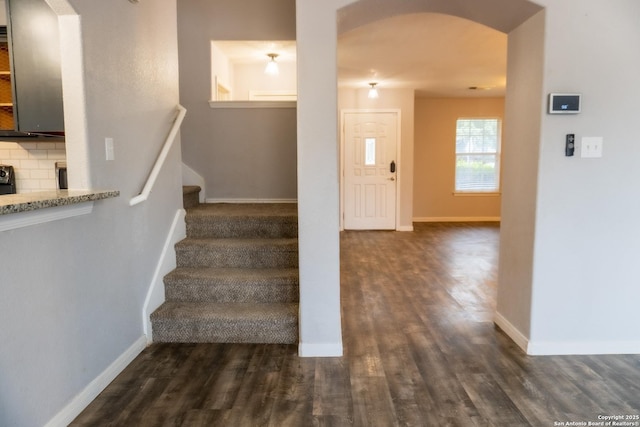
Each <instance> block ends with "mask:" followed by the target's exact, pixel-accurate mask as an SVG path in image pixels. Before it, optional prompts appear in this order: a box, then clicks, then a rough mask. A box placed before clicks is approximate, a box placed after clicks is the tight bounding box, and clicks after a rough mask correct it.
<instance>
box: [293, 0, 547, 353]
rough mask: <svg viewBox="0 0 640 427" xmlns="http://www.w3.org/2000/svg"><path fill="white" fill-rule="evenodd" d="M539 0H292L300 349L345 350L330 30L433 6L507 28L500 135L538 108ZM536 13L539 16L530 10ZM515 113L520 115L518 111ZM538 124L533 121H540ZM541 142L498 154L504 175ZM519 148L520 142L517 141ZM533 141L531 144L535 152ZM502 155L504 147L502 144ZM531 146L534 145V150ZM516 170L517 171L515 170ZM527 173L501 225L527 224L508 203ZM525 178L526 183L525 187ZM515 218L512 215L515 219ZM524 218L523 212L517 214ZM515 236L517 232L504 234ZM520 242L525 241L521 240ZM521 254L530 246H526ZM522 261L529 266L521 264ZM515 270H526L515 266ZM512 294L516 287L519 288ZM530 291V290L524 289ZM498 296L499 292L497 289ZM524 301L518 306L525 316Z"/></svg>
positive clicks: (528, 218) (527, 212)
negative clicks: (503, 115) (507, 84)
mask: <svg viewBox="0 0 640 427" xmlns="http://www.w3.org/2000/svg"><path fill="white" fill-rule="evenodd" d="M541 10H542V8H541V7H539V6H538V5H536V4H534V3H532V2H529V1H527V0H522V1H516V2H514V1H510V0H485V1H477V0H468V1H465V2H458V3H456V4H451V3H450V2H448V1H446V0H440V1H432V2H429V3H427V2H424V1H407V2H402V3H401V4H399V3H398V2H393V1H391V0H366V1H365V0H361V1H358V2H353V3H350V2H345V1H338V0H334V1H330V2H323V3H322V4H316V3H314V4H308V3H307V2H298V3H297V16H298V21H297V28H298V30H297V31H298V35H297V38H298V40H297V43H298V79H299V80H298V82H299V83H298V91H299V92H298V201H299V215H300V244H299V246H300V281H301V283H300V286H301V289H300V301H301V313H300V319H301V320H300V322H301V323H300V326H301V328H300V355H302V356H321V355H338V354H341V353H342V344H341V332H340V298H339V296H340V288H339V286H340V283H339V259H340V258H339V235H338V230H339V218H338V215H337V214H336V213H337V212H338V211H339V208H338V199H339V189H338V185H337V178H338V161H337V159H338V144H337V135H338V126H337V114H336V105H337V94H336V90H337V89H336V88H337V75H336V74H337V72H336V70H337V68H336V49H337V41H336V35H337V34H338V33H339V32H340V31H344V30H347V29H349V28H355V27H356V26H358V25H362V24H364V23H367V22H372V21H374V20H376V19H380V18H383V17H388V16H392V15H398V14H403V13H418V12H435V13H444V14H450V15H455V16H459V17H463V18H466V19H470V20H472V21H476V22H479V23H482V24H484V25H487V26H490V27H492V28H495V29H498V30H499V31H503V32H505V33H507V34H509V40H510V48H509V66H508V67H509V71H508V73H509V80H510V81H511V80H513V81H514V82H517V84H516V85H514V86H511V87H509V89H508V92H507V101H506V102H507V113H506V114H507V115H508V116H509V115H511V116H513V118H511V117H509V118H506V119H505V121H509V122H511V123H513V124H512V125H510V126H511V129H512V130H509V129H507V130H505V136H504V137H505V138H509V135H510V133H511V132H517V131H518V129H520V128H523V127H524V128H531V129H539V126H538V127H537V128H536V126H535V123H533V125H532V123H531V122H532V121H534V122H535V121H538V122H539V120H540V119H539V113H540V111H541V103H542V99H541V98H542V97H540V96H539V94H540V93H541V92H542V87H541V79H540V75H537V74H536V73H535V72H531V71H530V70H540V64H541V61H542V52H543V46H542V38H543V32H542V31H541V30H542V29H544V19H543V16H542V19H541V18H540V16H541V15H539V14H538V13H539V12H540V11H541ZM536 16H538V18H537V19H536ZM514 112H517V113H518V114H514ZM538 124H539V123H538ZM538 145H539V134H538V135H536V133H535V132H534V133H532V134H528V135H526V136H525V137H524V138H523V139H520V140H519V143H518V148H515V149H514V150H512V151H511V153H510V154H507V155H506V157H505V158H503V164H504V166H505V169H506V170H503V173H506V174H507V175H508V174H510V173H513V172H511V171H512V170H514V169H521V168H520V163H522V162H523V161H525V160H523V158H524V157H526V158H527V159H528V160H526V161H527V162H528V164H529V165H530V166H529V169H528V170H527V171H526V173H528V174H531V175H533V176H534V177H535V174H536V173H537V172H536V170H535V167H534V166H531V164H534V163H536V161H537V155H534V158H533V161H532V158H531V157H530V156H531V154H532V153H534V151H535V150H534V149H533V148H531V147H537V146H538ZM520 147H525V148H526V149H525V150H524V151H521V150H519V148H520ZM532 150H533V151H532ZM505 154H506V153H505ZM534 154H535V153H534ZM518 174H522V170H519V171H518ZM527 182H530V180H528V179H525V180H517V181H514V184H513V185H511V186H510V187H509V188H505V189H504V190H503V200H505V199H506V201H503V207H504V206H507V209H506V210H505V209H504V208H503V213H502V217H503V227H507V228H510V229H513V231H516V234H517V233H519V232H526V231H527V230H528V229H529V228H532V227H533V215H534V213H533V212H531V209H530V207H531V205H527V206H523V207H518V206H516V204H513V206H511V205H510V202H509V200H508V199H509V197H510V194H515V193H518V192H519V193H522V191H525V192H527V194H528V193H531V197H534V196H533V194H534V191H533V190H534V189H532V188H530V187H529V185H530V184H527ZM523 187H525V188H523ZM516 217H517V218H518V221H517V222H515V221H512V220H511V219H512V218H516ZM523 218H524V221H523V220H522V219H523ZM507 235H509V236H511V235H513V233H507ZM522 250H523V251H525V252H526V251H527V250H529V249H528V248H523V249H522ZM525 255H526V254H525ZM525 270H526V269H525ZM511 274H513V275H519V274H526V272H525V273H522V272H521V271H518V272H511ZM515 292H516V293H518V292H521V291H520V290H516V291H515ZM522 292H523V293H524V294H526V293H527V292H526V289H525V290H523V291H522ZM498 300H499V301H498V304H499V305H500V295H499V296H498ZM529 303H530V301H527V300H526V298H525V299H524V300H523V301H522V304H521V306H520V307H515V308H514V310H520V312H522V313H523V314H520V315H519V316H521V319H523V321H524V323H525V324H526V323H527V321H526V320H524V319H525V318H527V317H528V313H529V311H530V307H529V306H528V305H530V304H529Z"/></svg>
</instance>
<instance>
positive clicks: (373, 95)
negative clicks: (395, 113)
mask: <svg viewBox="0 0 640 427" xmlns="http://www.w3.org/2000/svg"><path fill="white" fill-rule="evenodd" d="M377 84H378V83H369V86H371V89H369V95H367V96H368V97H369V99H377V98H378V97H379V96H380V95H379V94H378V89H376V85H377Z"/></svg>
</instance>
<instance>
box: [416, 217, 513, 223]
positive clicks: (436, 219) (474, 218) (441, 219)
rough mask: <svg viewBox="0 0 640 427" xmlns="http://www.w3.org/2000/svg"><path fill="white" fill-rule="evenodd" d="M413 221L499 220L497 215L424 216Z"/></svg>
mask: <svg viewBox="0 0 640 427" xmlns="http://www.w3.org/2000/svg"><path fill="white" fill-rule="evenodd" d="M413 222H500V217H499V216H424V217H416V218H413Z"/></svg>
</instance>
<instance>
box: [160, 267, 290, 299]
mask: <svg viewBox="0 0 640 427" xmlns="http://www.w3.org/2000/svg"><path fill="white" fill-rule="evenodd" d="M298 275H299V273H298V269H296V268H282V269H276V268H267V269H264V268H244V269H242V268H187V267H182V268H177V269H175V270H173V271H172V272H170V273H169V274H167V275H166V276H165V278H164V282H165V296H166V299H167V301H211V302H266V303H271V302H297V301H298V297H299V277H298Z"/></svg>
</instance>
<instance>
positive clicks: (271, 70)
mask: <svg viewBox="0 0 640 427" xmlns="http://www.w3.org/2000/svg"><path fill="white" fill-rule="evenodd" d="M267 56H268V57H269V58H271V61H269V62H268V63H267V68H265V69H264V72H265V74H269V75H270V76H277V75H278V74H279V73H280V70H279V69H278V63H277V62H276V58H277V57H278V54H277V53H267Z"/></svg>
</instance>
